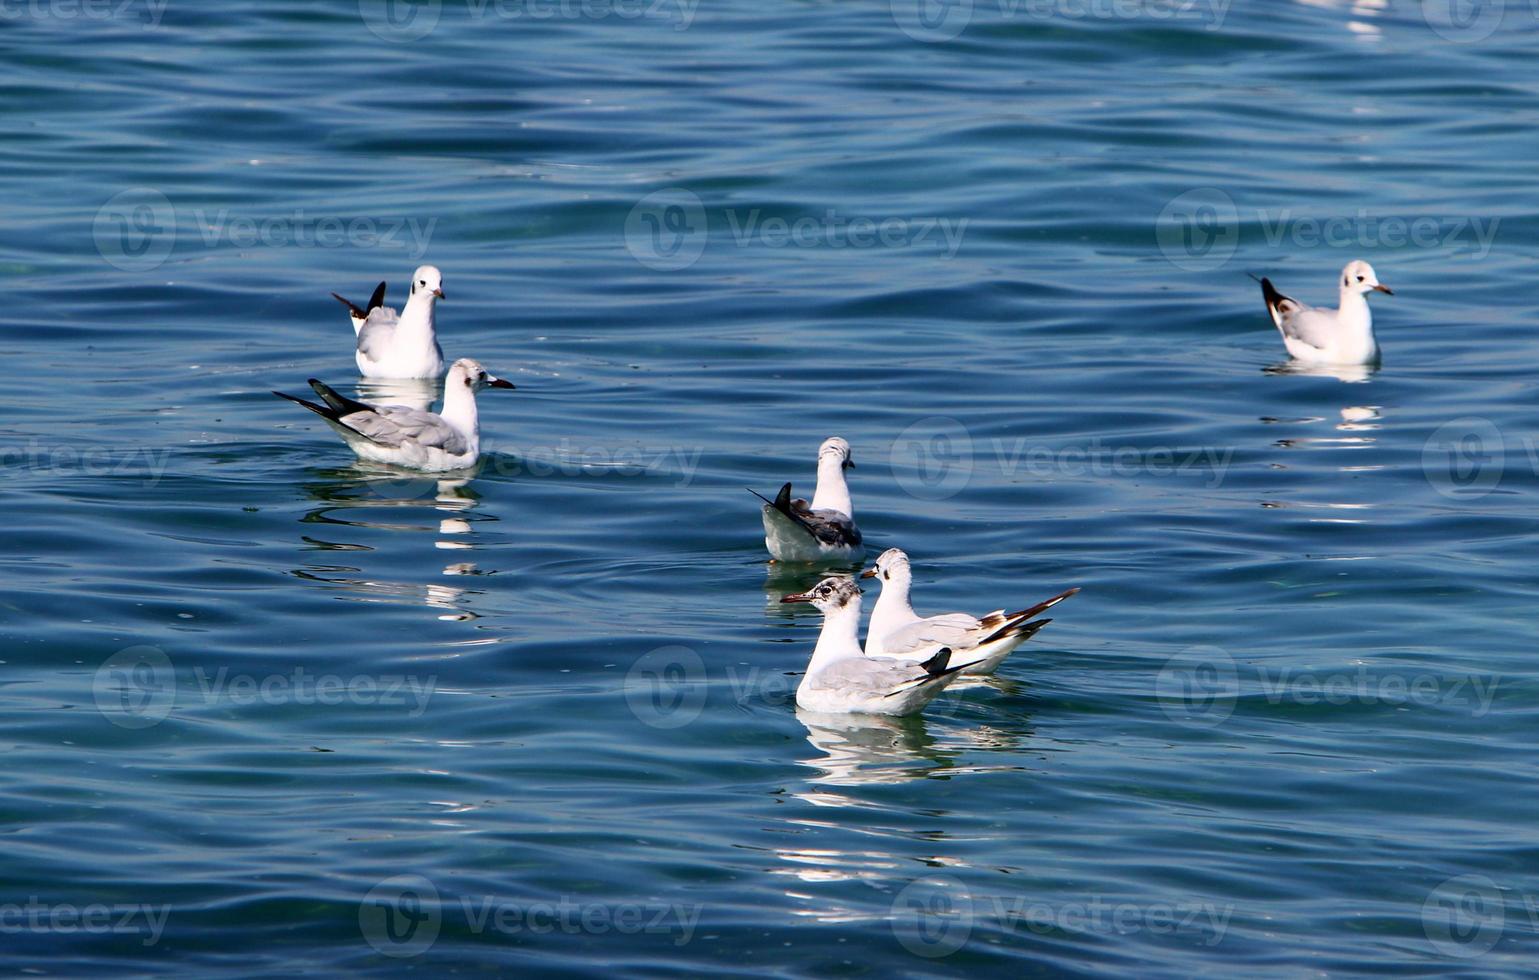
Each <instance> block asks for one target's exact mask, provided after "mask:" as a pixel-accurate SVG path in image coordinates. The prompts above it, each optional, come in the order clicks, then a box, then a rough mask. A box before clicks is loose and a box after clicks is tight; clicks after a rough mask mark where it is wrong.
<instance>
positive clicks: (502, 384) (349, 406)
mask: <svg viewBox="0 0 1539 980" xmlns="http://www.w3.org/2000/svg"><path fill="white" fill-rule="evenodd" d="M310 387H311V388H313V389H315V393H316V394H317V395H320V396H321V401H323V402H325V404H324V405H317V404H315V403H314V402H307V401H305V400H304V399H303V398H295V397H294V396H293V395H285V394H284V393H283V392H281V391H275V392H273V394H275V395H277V396H278V397H279V398H287V399H288V400H289V401H291V402H298V403H299V404H301V405H303V406H304V407H306V408H308V409H309V410H310V411H312V412H314V413H315V414H317V415H319V416H320V417H321V418H323V419H325V420H326V424H327V425H329V426H331V427H332V428H333V429H335V430H337V434H338V435H340V436H341V437H342V441H344V442H346V443H347V444H348V446H349V447H351V448H352V450H353V452H354V453H356V454H358V458H359V459H366V460H369V461H371V462H375V463H390V464H392V465H395V466H406V467H410V468H411V469H415V470H428V471H431V472H438V471H443V470H458V469H464V468H465V467H467V466H473V465H475V462H476V460H477V459H479V458H480V456H481V424H480V419H479V417H478V416H477V414H476V392H477V391H479V390H480V389H482V388H487V387H490V388H512V387H513V384H512V382H509V381H504V380H502V379H501V378H494V377H492V376H491V375H490V374H487V373H486V369H485V368H483V367H481V365H480V364H479V363H477V362H476V361H474V360H471V359H470V358H468V357H462V358H460V359H459V360H457V361H455V362H454V365H453V366H452V367H450V368H449V376H448V377H447V378H445V379H444V404H443V410H442V411H440V412H439V413H437V414H434V413H433V412H429V411H425V410H423V409H420V408H408V407H407V406H404V405H366V404H364V403H363V402H360V401H354V400H353V399H351V398H347V397H344V396H342V395H339V394H337V393H336V392H335V391H333V390H332V389H331V388H330V387H328V386H327V385H325V384H322V383H321V382H319V381H317V380H315V379H314V378H311V379H310Z"/></svg>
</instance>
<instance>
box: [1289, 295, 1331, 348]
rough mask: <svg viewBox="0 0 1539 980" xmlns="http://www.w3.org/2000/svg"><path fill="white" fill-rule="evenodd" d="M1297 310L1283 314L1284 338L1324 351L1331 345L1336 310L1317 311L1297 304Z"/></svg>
mask: <svg viewBox="0 0 1539 980" xmlns="http://www.w3.org/2000/svg"><path fill="white" fill-rule="evenodd" d="M1295 306H1296V307H1297V309H1293V310H1288V311H1286V312H1283V313H1282V318H1281V322H1280V323H1279V324H1278V326H1280V327H1281V328H1282V332H1283V334H1284V336H1288V337H1292V338H1293V339H1294V340H1302V341H1303V342H1304V343H1306V344H1308V345H1309V346H1311V347H1314V348H1317V349H1319V350H1324V349H1325V348H1327V347H1329V346H1330V343H1331V328H1332V326H1333V325H1334V324H1335V322H1336V311H1335V310H1317V309H1315V308H1314V307H1312V306H1304V305H1303V304H1302V303H1297V304H1295Z"/></svg>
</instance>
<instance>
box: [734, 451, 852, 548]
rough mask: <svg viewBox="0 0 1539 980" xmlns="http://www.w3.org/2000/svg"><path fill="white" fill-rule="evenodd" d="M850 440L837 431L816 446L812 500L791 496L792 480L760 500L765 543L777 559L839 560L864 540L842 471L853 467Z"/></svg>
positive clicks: (758, 494)
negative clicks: (816, 465)
mask: <svg viewBox="0 0 1539 980" xmlns="http://www.w3.org/2000/svg"><path fill="white" fill-rule="evenodd" d="M854 466H855V461H854V460H853V459H851V458H850V444H849V443H848V442H846V441H845V440H843V439H841V438H840V437H838V436H833V437H831V438H829V439H825V440H824V441H823V445H822V446H820V447H818V484H817V490H816V492H814V493H813V495H812V503H811V504H808V503H807V501H805V500H801V499H799V498H798V499H792V497H791V484H789V483H787V484H786V485H785V486H783V487H781V488H780V492H779V493H778V494H776V495H775V499H774V500H770V499H769V498H768V497H766V496H764V495H763V494H761V493H759V492H758V491H756V490H749V491H748V492H749V493H751V494H753V495H754V496H755V497H758V498H759V499H760V500H762V501H764V507H763V511H764V547H765V548H767V549H768V550H769V553H770V557H771V558H773V559H775V560H776V561H803V562H815V561H840V560H850V559H855V558H859V557H860V556H861V555H862V554H864V553H865V550H866V546H865V544H864V543H863V542H862V541H861V537H860V528H858V527H856V526H855V508H854V505H853V504H851V503H850V488H849V485H848V484H847V483H845V480H844V471H845V470H848V469H852V468H853V467H854Z"/></svg>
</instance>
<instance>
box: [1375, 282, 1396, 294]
mask: <svg viewBox="0 0 1539 980" xmlns="http://www.w3.org/2000/svg"><path fill="white" fill-rule="evenodd" d="M1373 288H1374V289H1377V290H1378V291H1379V292H1381V293H1383V294H1384V295H1385V296H1393V295H1395V291H1394V290H1393V289H1390V288H1389V287H1388V286H1386V285H1384V284H1382V283H1376V284H1375V285H1374V287H1373Z"/></svg>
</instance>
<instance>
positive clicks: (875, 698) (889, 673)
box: [780, 576, 972, 715]
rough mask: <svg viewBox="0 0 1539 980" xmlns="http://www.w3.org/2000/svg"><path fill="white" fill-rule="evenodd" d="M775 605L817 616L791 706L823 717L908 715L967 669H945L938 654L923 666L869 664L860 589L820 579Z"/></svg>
mask: <svg viewBox="0 0 1539 980" xmlns="http://www.w3.org/2000/svg"><path fill="white" fill-rule="evenodd" d="M780 601H781V602H810V603H812V605H814V606H816V607H817V609H818V610H819V611H820V612H822V613H823V630H822V632H820V633H819V634H818V644H817V646H816V647H815V648H813V651H812V659H811V660H810V661H809V662H808V664H807V673H806V674H804V675H803V676H802V681H801V683H800V684H798V685H797V687H796V704H797V706H798V707H801V708H804V709H806V710H807V711H818V712H827V713H829V714H868V715H911V714H914V713H915V712H917V711H919V710H921V709H922V708H923V707H924V706H925V705H927V704H929V703H930V702H931V701H932V700H934V699H935V696H936V695H937V694H939V693H940V692H941V691H943V690H945V688H946V685H948V684H950V683H951V682H952V681H954V680H956V679H957V678H958V677H960V676H961V674H962V671H964V670H966V669H967V668H968V667H970V666H972V663H971V661H969V662H966V663H962V664H958V665H957V666H954V667H953V666H952V665H951V651H950V650H940V651H938V652H937V653H936V654H935V655H934V656H932V657H931V658H930V659H928V660H926V661H925V662H924V663H918V664H916V663H908V662H906V661H901V660H873V659H872V658H870V657H868V656H866V655H865V654H864V653H863V652H861V649H860V586H858V585H856V584H855V583H854V581H852V580H851V579H848V578H840V577H838V576H834V577H831V578H826V579H824V580H823V581H821V582H819V583H818V584H817V585H815V586H813V587H812V588H811V589H809V590H808V591H806V592H802V593H798V594H795V595H788V596H786V597H785V598H783V599H781V600H780Z"/></svg>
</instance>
